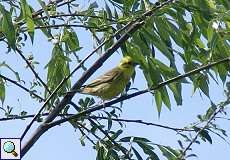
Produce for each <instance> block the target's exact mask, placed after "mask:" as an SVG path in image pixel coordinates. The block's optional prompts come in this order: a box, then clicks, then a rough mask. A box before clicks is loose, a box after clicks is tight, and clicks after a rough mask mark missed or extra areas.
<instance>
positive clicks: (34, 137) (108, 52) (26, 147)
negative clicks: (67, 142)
mask: <svg viewBox="0 0 230 160" xmlns="http://www.w3.org/2000/svg"><path fill="white" fill-rule="evenodd" d="M172 2H173V1H171V0H170V1H167V2H164V3H162V5H159V6H156V8H154V9H152V10H153V12H152V14H149V15H148V16H151V15H153V14H154V11H156V10H158V9H161V8H162V7H164V6H166V5H167V4H170V3H172ZM144 16H146V15H144ZM144 16H143V17H142V18H141V19H137V20H136V21H134V22H132V23H130V26H129V28H128V30H127V31H126V32H125V33H124V34H123V35H122V36H121V37H120V39H119V40H118V41H117V42H116V43H115V44H114V45H112V46H111V47H110V48H109V49H107V50H106V52H105V53H104V54H103V55H102V56H101V57H100V58H99V59H98V60H97V61H96V62H95V63H94V64H93V65H92V67H91V68H89V70H87V71H86V72H85V73H84V74H83V76H82V77H81V78H80V79H79V80H78V81H77V82H76V83H75V84H74V86H73V87H72V89H71V91H72V90H73V91H75V90H77V89H79V88H80V87H81V86H82V85H83V84H84V82H85V81H86V80H87V79H88V78H89V77H90V76H91V75H92V74H93V73H94V72H95V71H96V70H97V69H98V68H99V67H101V66H102V64H103V63H104V62H105V61H106V60H107V59H108V58H109V57H110V56H111V55H112V54H113V53H114V52H115V51H116V50H117V49H118V48H119V47H120V46H121V45H122V44H123V43H124V42H125V41H126V40H127V39H128V38H129V37H130V36H131V34H132V33H134V32H135V31H137V30H138V29H139V28H140V27H141V26H143V25H144V24H145V23H144V20H145V19H146V18H147V17H144ZM75 69H76V68H75ZM70 76H71V75H70ZM70 76H69V77H70ZM73 96H74V93H72V94H67V95H66V96H65V97H64V98H63V99H62V100H61V102H60V103H59V104H58V105H57V106H56V107H55V108H54V109H53V111H51V113H50V115H49V116H48V117H47V118H46V119H45V121H44V122H43V123H42V124H41V125H40V126H39V127H38V128H37V129H36V130H35V132H34V133H33V135H32V136H31V137H30V138H29V139H28V141H27V142H26V143H25V144H24V146H22V150H21V156H22V157H23V156H24V155H25V154H26V152H27V151H28V150H29V149H30V148H31V147H32V146H33V144H34V143H35V142H36V141H37V140H38V139H39V137H40V136H41V135H42V134H43V133H44V132H45V131H47V129H48V128H49V127H47V123H50V122H52V121H53V120H54V119H55V117H56V116H57V115H58V114H59V112H60V111H61V110H62V109H63V108H64V107H65V106H66V105H67V104H68V103H69V102H70V101H71V99H72V98H73ZM95 109H100V107H97V108H94V109H92V111H95ZM89 111H90V110H88V112H89ZM85 113H86V112H83V113H82V112H81V114H80V113H79V114H77V115H78V116H80V115H84V114H85Z"/></svg>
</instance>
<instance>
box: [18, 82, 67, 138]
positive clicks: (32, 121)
mask: <svg viewBox="0 0 230 160" xmlns="http://www.w3.org/2000/svg"><path fill="white" fill-rule="evenodd" d="M63 83H64V81H62V82H61V83H60V84H59V85H58V86H57V87H56V88H55V90H54V91H53V92H52V93H51V94H50V95H49V97H48V98H47V99H46V101H45V102H44V104H43V105H42V107H41V108H40V109H39V110H38V112H37V113H36V115H35V116H34V117H33V119H32V120H31V122H30V123H29V124H28V125H27V127H26V129H25V131H24V132H23V134H22V136H21V140H22V139H23V138H24V137H25V135H26V133H27V132H28V131H29V129H30V127H31V126H32V124H33V123H34V122H35V121H36V119H37V118H38V117H39V115H40V114H41V112H42V110H43V109H44V108H45V107H46V105H47V104H48V103H49V101H50V99H51V98H53V96H54V95H55V94H56V93H57V92H58V91H59V89H60V88H61V87H62V84H63Z"/></svg>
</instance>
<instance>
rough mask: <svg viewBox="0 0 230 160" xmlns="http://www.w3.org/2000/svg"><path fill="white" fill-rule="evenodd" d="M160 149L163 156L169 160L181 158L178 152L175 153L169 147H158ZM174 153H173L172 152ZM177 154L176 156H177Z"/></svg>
mask: <svg viewBox="0 0 230 160" xmlns="http://www.w3.org/2000/svg"><path fill="white" fill-rule="evenodd" d="M158 148H159V149H160V150H161V152H162V153H163V155H164V156H165V157H166V158H167V159H168V160H177V157H178V156H179V153H178V152H175V151H174V150H172V149H171V148H169V147H164V146H158ZM172 151H173V152H172ZM175 153H176V154H175Z"/></svg>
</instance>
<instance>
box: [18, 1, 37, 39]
mask: <svg viewBox="0 0 230 160" xmlns="http://www.w3.org/2000/svg"><path fill="white" fill-rule="evenodd" d="M21 9H22V13H23V18H24V19H25V21H26V25H27V31H28V34H29V35H30V38H31V41H32V43H33V41H34V26H35V25H34V21H33V17H32V12H31V9H30V6H29V5H28V3H27V2H26V0H21Z"/></svg>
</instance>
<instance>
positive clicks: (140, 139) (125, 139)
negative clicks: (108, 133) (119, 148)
mask: <svg viewBox="0 0 230 160" xmlns="http://www.w3.org/2000/svg"><path fill="white" fill-rule="evenodd" d="M131 140H132V141H133V142H143V143H144V142H151V141H150V140H148V139H146V138H143V137H130V136H128V137H123V138H121V139H120V141H121V142H130V141H131Z"/></svg>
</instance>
